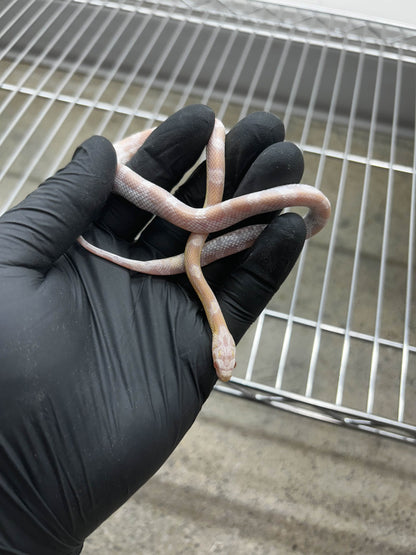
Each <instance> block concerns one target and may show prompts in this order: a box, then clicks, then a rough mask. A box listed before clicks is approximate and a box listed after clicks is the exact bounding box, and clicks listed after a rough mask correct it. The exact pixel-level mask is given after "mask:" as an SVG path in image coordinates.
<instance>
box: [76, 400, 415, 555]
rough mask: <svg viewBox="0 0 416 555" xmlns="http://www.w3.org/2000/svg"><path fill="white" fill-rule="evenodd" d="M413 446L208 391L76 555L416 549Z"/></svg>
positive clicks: (408, 551)
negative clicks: (172, 443)
mask: <svg viewBox="0 0 416 555" xmlns="http://www.w3.org/2000/svg"><path fill="white" fill-rule="evenodd" d="M414 461H415V451H414V447H410V446H407V445H404V444H402V443H397V442H394V441H391V440H386V439H380V438H378V437H374V436H371V435H367V434H362V433H358V432H353V431H349V430H344V429H340V428H338V427H335V426H331V425H328V424H323V423H318V422H315V421H310V420H307V419H303V418H301V417H298V416H294V415H291V414H287V413H284V412H281V411H277V410H274V409H270V408H268V407H265V406H261V405H258V404H255V403H250V402H248V401H243V400H240V399H235V398H232V397H230V396H228V395H224V394H221V393H217V392H214V393H213V395H212V396H211V398H210V399H209V400H208V402H207V403H206V405H205V407H204V409H203V411H202V412H201V414H200V416H199V418H198V419H197V421H196V423H195V425H194V426H193V428H192V429H191V430H190V432H189V433H188V435H187V436H186V437H185V438H184V440H183V442H182V443H181V444H180V446H179V447H178V448H177V450H176V452H175V453H174V454H173V456H172V457H171V458H170V459H169V460H168V462H167V463H166V464H165V466H164V467H162V469H161V470H160V471H159V472H158V473H157V474H156V475H155V476H154V477H153V479H152V480H150V482H148V484H146V485H145V486H144V487H143V488H142V489H141V490H140V491H139V492H138V493H137V494H136V495H134V496H133V497H132V498H131V500H130V501H129V502H127V503H126V504H125V505H124V506H123V507H122V508H121V509H120V510H119V511H118V512H117V513H115V514H114V515H113V516H112V517H111V518H110V519H109V520H108V521H107V522H105V523H104V524H103V525H102V526H101V528H99V529H98V530H97V531H96V532H95V533H94V534H93V535H92V536H90V538H88V540H87V541H86V543H85V549H84V551H83V554H84V555H92V554H98V553H100V554H111V553H117V554H119V555H134V554H156V553H170V554H179V553H195V554H204V553H226V554H262V555H263V554H264V555H265V554H276V555H278V554H286V553H301V554H305V555H306V554H315V553H316V554H319V555H324V554H331V555H332V554H334V553H338V554H347V553H349V554H358V553H360V554H361V553H362V554H366V555H370V554H374V555H376V554H377V555H381V554H389V555H391V554H403V555H404V554H406V555H410V554H412V553H416V536H415V530H416V526H415V525H416V517H415V510H416V466H415V463H414Z"/></svg>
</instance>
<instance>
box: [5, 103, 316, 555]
mask: <svg viewBox="0 0 416 555" xmlns="http://www.w3.org/2000/svg"><path fill="white" fill-rule="evenodd" d="M213 123H214V114H213V112H212V111H211V110H210V109H209V108H207V107H205V106H192V107H188V108H185V109H183V110H181V111H180V112H178V113H177V114H175V115H173V116H172V117H171V118H169V119H168V120H167V121H166V122H165V123H163V124H162V125H160V127H159V128H158V129H157V130H156V131H155V132H154V133H153V134H152V135H151V136H150V138H149V139H148V141H147V142H146V144H145V145H144V146H143V147H142V148H141V149H140V150H139V151H138V152H137V154H136V155H135V156H134V157H133V159H132V160H131V162H130V166H131V167H132V168H133V169H134V170H136V171H137V172H139V173H141V174H142V175H144V177H146V178H147V179H150V180H151V181H154V182H156V183H157V184H159V185H161V186H162V187H165V188H167V189H171V188H172V187H173V186H174V185H176V183H177V182H178V181H179V179H180V178H181V177H182V175H183V174H184V172H186V171H187V170H188V169H189V168H190V167H191V166H192V165H193V164H194V163H195V162H196V161H197V159H198V157H199V155H200V153H201V152H202V151H203V148H204V146H205V145H206V143H207V141H208V138H209V136H210V134H211V130H212V127H213ZM283 138H284V129H283V125H282V123H281V122H280V120H278V119H277V118H276V117H274V116H272V115H270V114H264V113H256V114H252V115H250V116H248V117H247V118H245V119H244V120H242V121H241V122H240V123H238V124H237V125H236V126H235V127H234V128H233V129H232V130H231V132H230V133H229V134H228V137H227V143H226V193H225V197H226V198H228V197H231V196H233V195H234V194H243V193H246V192H249V191H253V190H259V189H264V188H267V187H270V186H274V185H276V184H279V183H280V184H284V183H290V182H298V181H299V180H300V179H301V176H302V172H303V158H302V155H301V153H300V151H299V150H298V149H297V148H296V147H295V146H294V145H292V144H290V143H285V142H282V141H283ZM22 163H24V160H23V159H22ZM115 169H116V157H115V152H114V149H113V146H112V145H111V144H110V143H109V142H108V141H107V140H106V139H104V138H102V137H93V138H91V139H89V140H87V141H85V142H84V143H83V144H82V145H81V147H79V148H78V149H77V151H76V152H75V155H74V157H73V159H72V161H71V162H70V163H69V164H68V165H67V166H66V167H65V168H64V169H62V170H60V171H59V172H58V173H57V174H56V175H55V176H53V177H51V178H49V179H47V180H46V181H45V182H44V183H43V184H42V185H41V186H40V187H39V188H38V189H37V190H36V191H34V192H33V193H32V194H30V195H29V196H28V197H27V198H26V199H25V200H24V201H23V202H21V203H20V204H19V205H18V206H16V207H15V208H13V209H11V210H10V211H9V212H7V213H6V214H4V215H3V216H2V218H1V219H0V296H1V301H0V552H1V553H25V554H31V555H32V554H41V555H48V554H53V555H57V554H69V553H71V554H73V553H79V552H80V550H81V549H82V544H83V540H84V539H85V537H86V536H88V535H89V534H90V533H91V532H92V531H93V530H94V529H95V528H96V527H98V526H99V525H100V523H101V522H102V521H103V520H105V519H106V518H107V517H108V516H109V515H110V514H111V513H112V512H114V511H115V510H116V509H117V508H118V507H119V506H120V505H121V504H123V503H124V502H125V501H126V500H127V499H128V498H129V497H130V496H131V495H132V494H133V493H134V492H135V491H136V490H137V489H138V488H139V487H140V486H141V485H142V484H143V483H144V482H146V480H148V479H149V478H150V477H151V476H152V475H153V474H154V473H155V472H156V470H157V469H158V468H159V467H160V466H161V464H162V463H163V462H164V461H165V460H166V458H167V457H168V456H169V455H170V454H171V453H172V451H173V449H174V448H175V447H176V446H177V444H178V443H179V441H180V440H181V438H182V437H183V435H184V434H185V433H186V431H187V430H188V429H189V427H190V426H191V424H192V423H193V421H194V420H195V417H196V416H197V414H198V412H199V410H200V408H201V406H202V404H203V403H204V401H205V400H206V399H207V397H208V395H209V393H210V391H211V390H212V388H213V385H214V383H215V380H216V375H215V371H214V369H213V366H212V358H211V334H210V330H209V327H208V324H207V322H206V318H205V314H204V312H203V311H202V309H201V306H200V303H199V301H198V300H197V298H196V296H195V295H194V293H193V292H192V290H191V289H190V287H189V284H188V282H187V279H186V277H185V276H178V277H171V278H165V277H152V276H147V275H142V274H137V273H132V272H130V271H128V270H126V269H124V268H121V267H118V266H116V265H113V264H111V263H109V262H107V261H104V260H102V259H101V258H97V257H95V256H93V255H91V254H90V253H88V252H87V251H85V250H83V249H82V247H81V246H80V245H79V244H78V243H76V242H75V239H76V237H77V236H78V235H80V234H84V235H85V236H86V238H87V239H88V240H90V241H91V242H93V243H94V244H96V245H98V246H100V247H102V248H104V249H106V250H109V251H111V252H115V253H118V254H121V255H123V256H129V257H131V258H137V259H146V258H155V257H158V258H160V257H165V256H170V255H172V254H176V253H178V252H181V251H183V248H184V244H185V241H186V237H187V233H186V232H184V231H183V230H180V229H178V228H175V227H174V226H173V225H171V224H169V223H167V222H165V221H162V220H160V219H159V218H156V219H154V220H153V222H152V223H151V224H150V225H149V226H148V227H147V228H146V230H145V231H144V232H143V233H142V235H141V237H140V239H139V240H138V241H137V242H134V241H133V239H134V237H135V236H136V235H137V233H138V232H139V231H140V230H141V229H142V228H143V226H144V225H145V224H146V223H147V222H148V221H149V219H150V217H151V215H149V214H148V213H145V212H143V211H141V210H139V209H137V208H136V207H134V206H132V205H130V204H129V203H127V201H125V200H124V199H122V198H120V197H116V196H115V195H112V194H110V191H111V188H112V183H113V178H114V174H115ZM204 171H205V169H204V165H202V166H201V167H200V168H198V169H197V170H196V171H195V172H194V174H193V175H192V176H191V177H190V178H189V179H188V181H187V182H186V184H185V185H183V186H182V188H181V189H180V190H179V193H178V196H180V197H181V199H182V200H184V201H185V202H186V203H188V204H191V205H194V206H201V205H202V203H203V197H204V194H205V180H204ZM266 218H267V219H268V220H269V221H271V223H270V225H269V226H268V227H267V229H266V230H265V231H264V232H263V233H262V235H261V236H260V238H259V239H258V240H257V242H256V244H255V245H254V246H253V247H252V248H251V249H250V251H249V252H246V253H241V254H239V255H234V256H233V257H232V260H222V261H218V262H216V263H214V264H212V265H211V266H210V267H208V268H207V269H206V271H205V275H206V276H207V277H208V279H209V281H210V283H211V284H213V287H214V289H215V291H216V293H217V296H218V298H219V300H220V304H221V307H222V310H223V312H224V316H225V319H226V321H227V323H228V325H229V329H230V331H231V333H232V334H233V335H234V338H235V340H236V341H238V340H239V339H240V338H241V336H242V335H243V334H244V332H245V331H246V330H247V328H248V327H249V326H250V324H251V323H252V322H253V321H254V320H255V318H256V317H257V316H258V314H259V313H260V311H261V310H262V309H263V307H264V306H265V305H266V303H267V302H268V300H269V299H270V297H271V296H272V295H273V294H274V293H275V292H276V290H277V289H278V288H279V286H280V285H281V283H282V282H283V280H284V279H285V278H286V276H287V274H288V273H289V271H290V269H291V268H292V266H293V264H294V263H295V261H296V259H297V257H298V255H299V252H300V250H301V248H302V245H303V242H304V238H305V227H304V224H303V220H302V219H301V218H300V217H299V216H296V215H294V214H286V215H284V216H280V217H279V216H276V215H271V216H270V215H268V216H267V217H266ZM263 221H264V220H263ZM92 222H94V223H92Z"/></svg>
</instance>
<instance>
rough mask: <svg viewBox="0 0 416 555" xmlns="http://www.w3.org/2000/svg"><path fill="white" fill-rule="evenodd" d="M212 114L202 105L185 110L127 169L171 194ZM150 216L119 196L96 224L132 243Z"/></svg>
mask: <svg viewBox="0 0 416 555" xmlns="http://www.w3.org/2000/svg"><path fill="white" fill-rule="evenodd" d="M214 120H215V115H214V112H213V111H212V110H211V109H210V108H208V106H203V105H193V106H187V107H185V108H183V109H182V110H179V111H178V112H176V113H175V114H173V115H172V116H170V117H169V118H168V119H167V120H166V121H165V122H163V123H162V124H161V125H160V126H159V127H157V128H156V129H155V131H153V133H152V134H151V135H150V136H149V137H148V139H147V140H146V142H145V143H144V145H143V146H142V147H141V148H140V149H139V150H138V151H137V152H136V154H135V155H134V156H133V157H132V158H131V160H130V161H129V162H128V163H127V165H128V166H129V167H130V168H131V169H133V170H134V171H135V172H136V173H138V174H140V175H141V176H143V177H144V178H145V179H148V180H149V181H152V182H153V183H156V184H157V185H159V186H160V187H163V188H164V189H167V190H170V189H172V188H173V187H174V186H175V185H177V183H178V182H179V181H180V180H181V179H182V177H183V175H184V174H185V173H186V172H187V171H188V170H189V169H190V168H191V167H192V166H193V165H194V164H195V163H196V162H197V160H198V158H199V156H200V155H201V152H202V151H203V149H204V147H205V146H206V144H207V142H208V140H209V137H210V135H211V132H212V128H213V126H214ZM151 217H152V214H150V213H149V212H146V211H144V210H141V209H140V208H137V207H136V206H134V205H132V204H131V203H130V202H128V201H126V200H125V199H123V198H122V197H120V196H117V195H111V197H110V199H109V202H108V204H107V206H106V210H105V212H104V214H103V215H102V217H101V218H100V222H99V224H100V225H102V226H105V227H107V228H108V229H109V230H110V231H112V232H113V233H114V234H115V235H116V236H118V237H119V238H121V239H125V240H127V241H132V240H133V239H134V237H135V236H136V235H137V234H138V233H139V231H140V230H141V229H142V228H143V226H144V225H146V224H147V222H148V221H149V220H150V218H151Z"/></svg>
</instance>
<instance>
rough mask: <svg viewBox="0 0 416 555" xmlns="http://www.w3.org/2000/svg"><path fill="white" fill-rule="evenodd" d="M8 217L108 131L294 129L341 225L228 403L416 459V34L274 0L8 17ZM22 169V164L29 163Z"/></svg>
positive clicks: (1, 102)
mask: <svg viewBox="0 0 416 555" xmlns="http://www.w3.org/2000/svg"><path fill="white" fill-rule="evenodd" d="M0 49H1V54H0V75H1V78H0V114H1V119H2V128H1V130H0V179H1V182H2V187H1V189H0V205H1V207H2V209H3V210H5V209H7V208H8V207H9V206H10V205H11V204H13V203H15V202H17V201H18V200H20V199H21V198H22V197H24V196H25V195H26V194H27V193H28V192H29V191H30V190H32V189H33V188H34V187H36V185H37V184H38V183H39V182H40V181H41V180H43V179H44V178H45V177H46V176H48V175H50V174H52V173H53V172H54V171H56V169H57V168H58V167H59V166H61V165H62V164H63V163H65V162H66V161H67V160H68V158H69V156H70V154H71V152H72V151H73V149H74V148H75V147H76V145H77V144H79V143H80V142H81V141H82V140H83V139H85V138H86V137H88V136H89V135H91V134H93V133H98V134H104V135H106V136H107V137H108V138H110V139H111V140H114V141H115V140H117V139H119V138H121V137H122V136H124V135H126V134H127V133H129V132H133V131H136V130H137V129H139V128H146V127H150V126H152V125H154V124H155V123H156V124H157V123H159V122H161V121H163V120H164V119H166V117H168V115H170V114H171V113H173V112H174V111H176V110H178V109H179V108H181V107H182V106H184V105H186V104H190V103H195V102H202V103H206V104H209V105H211V106H212V108H213V109H214V110H215V111H216V113H217V115H218V117H220V118H221V119H223V120H224V122H225V124H226V125H227V126H232V125H233V124H234V123H235V122H236V121H238V120H239V119H241V118H242V117H244V116H245V115H246V114H248V113H249V112H251V111H253V110H268V111H272V112H274V113H276V114H277V115H279V116H280V117H281V118H282V119H283V121H284V123H285V126H286V129H287V139H289V140H292V141H294V142H296V143H297V144H298V145H299V146H300V147H301V148H302V149H303V151H304V155H305V162H306V173H305V177H304V182H307V183H311V184H314V185H315V186H316V187H318V188H322V189H323V190H324V191H325V193H326V194H327V195H328V196H329V197H330V199H331V201H332V204H333V207H334V213H333V219H332V222H331V225H330V226H328V228H327V229H326V230H325V231H324V232H322V233H321V234H320V235H319V236H318V237H317V238H315V239H314V240H313V241H311V242H310V243H308V245H307V246H306V248H305V249H304V251H303V253H302V256H301V258H300V260H299V262H298V264H297V267H296V269H295V271H294V272H293V273H292V275H291V276H290V278H289V279H288V281H287V282H286V283H285V284H284V286H283V287H282V290H281V291H280V292H279V295H278V296H276V298H275V299H273V300H272V302H271V303H270V305H269V307H268V308H267V309H266V310H265V311H264V312H263V314H262V315H261V317H260V318H259V320H258V322H257V323H256V325H255V326H253V328H252V329H251V330H250V331H249V333H248V334H247V336H246V337H245V338H244V339H243V341H242V343H241V345H240V347H239V359H240V361H241V360H244V359H246V360H247V365H246V366H244V364H241V363H240V365H239V367H238V370H237V374H236V378H234V379H233V380H232V382H231V383H230V385H228V386H226V385H218V386H217V389H218V390H220V391H225V392H227V393H230V394H233V395H239V396H243V397H245V398H248V399H253V400H256V401H260V402H263V403H267V404H269V405H270V406H273V407H277V408H280V409H284V410H289V411H291V412H295V413H297V414H301V415H303V416H308V417H312V418H317V419H320V420H323V421H325V422H329V423H333V424H337V425H342V426H347V427H350V428H355V429H359V430H363V431H367V432H373V433H376V434H380V435H382V436H384V437H389V438H395V439H399V440H402V441H406V442H407V443H411V444H416V407H415V403H414V400H415V398H416V316H415V308H416V307H415V292H414V278H413V276H414V273H415V258H414V234H415V210H416V178H415V175H416V172H415V165H416V139H415V129H416V125H415V112H416V107H415V98H416V74H415V73H416V58H415V51H416V30H415V29H411V28H407V27H405V26H398V25H386V24H384V23H383V22H377V21H375V22H369V21H366V20H362V19H358V18H347V17H343V16H340V15H334V14H332V15H331V14H327V13H324V12H317V11H311V10H300V9H297V8H290V7H287V6H277V5H275V4H271V3H268V2H263V1H260V0H257V1H256V0H253V1H250V2H244V1H237V0H236V1H233V0H230V1H227V2H222V1H221V0H211V1H202V0H199V1H198V0H182V1H178V2H173V1H171V0H164V1H160V2H157V1H156V0H143V1H133V0H130V1H127V0H126V1H123V2H106V1H104V0H73V1H63V0H40V1H39V0H36V1H35V0H13V1H8V2H5V1H3V2H0ZM22 159H24V164H22Z"/></svg>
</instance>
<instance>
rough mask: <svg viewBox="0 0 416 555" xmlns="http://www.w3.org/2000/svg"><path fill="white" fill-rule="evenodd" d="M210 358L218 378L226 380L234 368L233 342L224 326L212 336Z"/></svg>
mask: <svg viewBox="0 0 416 555" xmlns="http://www.w3.org/2000/svg"><path fill="white" fill-rule="evenodd" d="M212 358H213V361H214V367H215V370H216V372H217V376H218V378H219V379H220V380H221V381H223V382H228V380H229V379H230V378H231V376H232V373H233V370H234V368H235V365H236V362H235V343H234V339H233V336H232V335H231V333H230V332H229V331H228V329H227V328H226V327H225V326H221V328H220V329H219V331H218V332H217V333H215V334H214V335H213V336H212Z"/></svg>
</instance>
